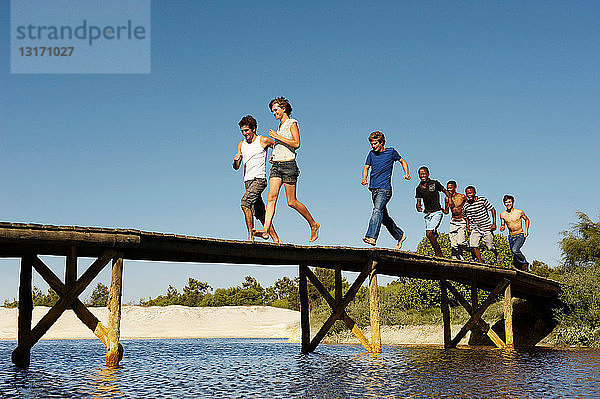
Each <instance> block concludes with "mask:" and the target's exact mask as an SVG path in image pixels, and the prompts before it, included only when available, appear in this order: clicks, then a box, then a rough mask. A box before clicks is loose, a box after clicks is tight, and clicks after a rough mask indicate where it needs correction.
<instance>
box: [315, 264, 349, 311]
mask: <svg viewBox="0 0 600 399" xmlns="http://www.w3.org/2000/svg"><path fill="white" fill-rule="evenodd" d="M315 277H316V276H315ZM321 295H323V294H321ZM323 296H324V295H323ZM341 300H342V268H341V267H339V266H336V268H335V301H336V302H339V301H341Z"/></svg>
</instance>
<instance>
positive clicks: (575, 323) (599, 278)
mask: <svg viewBox="0 0 600 399" xmlns="http://www.w3.org/2000/svg"><path fill="white" fill-rule="evenodd" d="M577 218H578V221H577V222H575V223H573V224H572V225H571V228H570V229H569V230H567V231H564V232H563V233H562V234H563V236H564V238H563V239H562V241H561V243H560V244H561V249H562V254H563V260H564V267H563V269H564V274H563V275H562V277H561V282H563V283H564V286H563V289H562V292H561V294H560V299H561V300H562V302H563V303H564V305H565V306H564V307H561V308H559V309H557V310H556V319H557V321H558V322H559V325H558V327H557V328H556V330H555V336H556V341H557V343H560V344H567V345H586V346H596V347H598V346H600V261H599V260H600V222H594V221H592V220H591V219H590V218H589V216H587V215H586V214H585V213H583V212H577Z"/></svg>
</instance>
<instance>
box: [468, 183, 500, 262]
mask: <svg viewBox="0 0 600 399" xmlns="http://www.w3.org/2000/svg"><path fill="white" fill-rule="evenodd" d="M465 194H466V197H467V201H466V202H465V204H464V205H463V216H464V218H465V220H466V221H467V231H468V232H469V233H471V237H470V239H469V247H471V250H472V251H473V256H475V258H477V261H478V262H479V263H482V260H481V252H480V251H479V243H480V242H481V241H483V243H484V244H485V246H486V248H487V249H488V250H490V251H492V252H494V254H495V255H496V258H497V257H498V252H497V251H496V249H495V248H494V234H493V233H492V232H493V231H494V230H496V209H495V208H494V207H493V206H492V204H490V203H489V201H488V200H487V199H485V198H484V197H478V196H477V195H476V194H477V191H476V190H475V187H473V186H469V187H467V188H466V190H465ZM488 212H491V213H492V218H491V219H490V216H489V213H488Z"/></svg>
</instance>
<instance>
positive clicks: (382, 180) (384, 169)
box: [365, 147, 402, 190]
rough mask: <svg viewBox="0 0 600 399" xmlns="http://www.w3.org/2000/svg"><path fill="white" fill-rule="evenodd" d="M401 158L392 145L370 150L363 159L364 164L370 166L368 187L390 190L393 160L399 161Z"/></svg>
mask: <svg viewBox="0 0 600 399" xmlns="http://www.w3.org/2000/svg"><path fill="white" fill-rule="evenodd" d="M401 159H402V157H401V156H400V154H398V151H396V150H395V149H394V148H393V147H388V148H386V149H384V150H383V151H381V152H375V151H373V150H371V151H370V152H369V155H367V160H366V161H365V165H369V166H370V167H371V180H370V182H369V188H370V189H373V188H384V189H386V190H391V189H392V169H393V167H394V161H399V160H401Z"/></svg>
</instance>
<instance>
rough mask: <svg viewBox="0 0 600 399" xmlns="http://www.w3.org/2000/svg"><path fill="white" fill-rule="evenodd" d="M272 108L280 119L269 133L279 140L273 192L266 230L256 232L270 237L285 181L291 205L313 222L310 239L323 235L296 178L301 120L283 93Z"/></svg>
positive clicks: (275, 115)
mask: <svg viewBox="0 0 600 399" xmlns="http://www.w3.org/2000/svg"><path fill="white" fill-rule="evenodd" d="M269 109H270V110H271V112H273V116H274V117H275V119H277V120H279V128H278V129H277V131H274V130H273V129H271V130H270V131H269V136H271V137H272V138H273V140H275V145H274V146H273V165H272V166H271V173H270V175H269V195H268V198H267V210H266V217H265V223H264V224H263V229H262V230H255V231H254V234H255V235H258V236H261V237H262V238H264V239H268V238H269V233H268V231H269V228H270V227H271V222H272V220H273V215H274V214H275V204H276V203H277V197H278V196H279V189H280V188H281V185H282V184H283V186H284V187H285V195H286V197H287V203H288V205H289V206H291V207H292V208H294V209H295V210H297V211H298V212H299V213H300V214H301V215H302V216H303V217H304V219H306V221H307V222H308V225H309V226H310V239H309V241H310V242H313V241H315V240H316V239H317V238H318V237H319V223H317V222H316V221H315V220H314V219H313V217H312V216H311V214H310V212H309V211H308V209H307V208H306V206H304V204H302V203H301V202H300V201H298V199H297V198H296V181H297V180H298V175H299V174H300V170H299V169H298V166H297V165H296V150H297V149H298V148H299V147H300V131H299V130H298V121H296V120H295V119H292V118H290V114H291V113H292V106H291V105H290V103H289V101H288V100H286V99H285V98H283V97H278V98H275V99H273V100H271V102H270V103H269Z"/></svg>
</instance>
